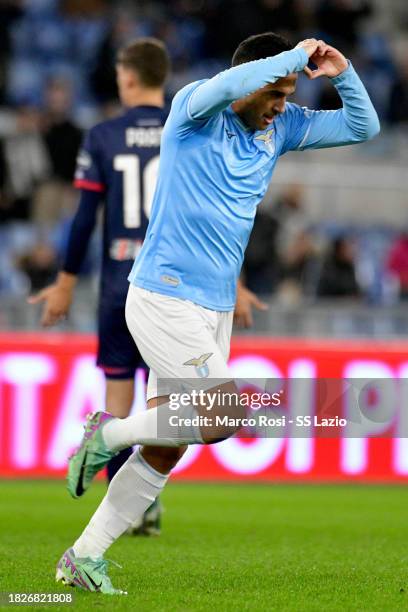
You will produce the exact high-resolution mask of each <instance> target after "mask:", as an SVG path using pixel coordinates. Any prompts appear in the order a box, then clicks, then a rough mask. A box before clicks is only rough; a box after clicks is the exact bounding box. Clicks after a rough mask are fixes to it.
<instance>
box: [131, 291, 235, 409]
mask: <svg viewBox="0 0 408 612" xmlns="http://www.w3.org/2000/svg"><path fill="white" fill-rule="evenodd" d="M232 319H233V312H232V311H230V312H216V311H215V310H209V309H208V308H204V307H203V306H198V305H197V304H194V303H193V302H190V301H188V300H180V299H178V298H174V297H170V296H167V295H162V294H160V293H155V292H152V291H147V290H146V289H141V288H139V287H135V286H134V285H132V284H131V285H129V292H128V296H127V300H126V323H127V326H128V328H129V331H130V333H131V334H132V336H133V339H134V341H135V343H136V345H137V348H138V349H139V351H140V353H141V355H142V357H143V359H144V361H145V362H146V364H147V365H148V366H149V368H150V375H149V382H148V385H147V399H148V400H149V399H151V398H153V397H157V396H161V395H168V394H169V393H170V392H172V391H173V390H174V388H173V385H172V384H171V385H169V384H168V382H167V381H169V380H170V379H172V380H178V381H186V380H187V381H189V380H191V379H195V380H196V381H200V388H203V387H204V388H211V387H213V386H215V385H216V384H218V383H219V382H220V381H225V382H226V381H230V380H233V377H232V375H231V372H230V371H229V368H228V365H227V361H228V357H229V352H230V343H231V331H232ZM183 384H184V382H183Z"/></svg>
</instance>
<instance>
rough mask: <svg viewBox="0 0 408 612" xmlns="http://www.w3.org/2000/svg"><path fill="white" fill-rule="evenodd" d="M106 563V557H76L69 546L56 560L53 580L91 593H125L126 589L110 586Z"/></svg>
mask: <svg viewBox="0 0 408 612" xmlns="http://www.w3.org/2000/svg"><path fill="white" fill-rule="evenodd" d="M108 563H109V561H107V560H106V559H97V560H93V559H91V558H90V557H84V558H80V557H76V556H75V553H74V550H73V549H72V548H69V549H68V550H66V551H65V552H64V554H63V555H62V557H61V559H60V560H59V561H58V565H57V573H56V575H55V581H56V582H62V583H63V584H65V585H67V586H73V587H78V588H79V589H83V590H84V591H92V592H93V593H103V594H105V595H127V593H126V591H121V590H120V589H115V588H114V587H113V586H112V582H111V580H110V578H109V576H108V573H107V571H108ZM112 563H113V562H112Z"/></svg>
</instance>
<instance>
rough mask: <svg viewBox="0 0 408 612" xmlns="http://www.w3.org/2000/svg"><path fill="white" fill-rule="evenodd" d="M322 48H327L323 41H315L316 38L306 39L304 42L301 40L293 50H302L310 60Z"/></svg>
mask: <svg viewBox="0 0 408 612" xmlns="http://www.w3.org/2000/svg"><path fill="white" fill-rule="evenodd" d="M324 46H327V45H326V43H325V42H324V40H317V38H306V40H301V41H300V42H299V43H298V44H297V45H296V47H295V49H304V50H305V51H306V53H307V54H308V56H309V59H310V58H311V57H312V56H313V55H315V53H317V52H318V51H319V50H320V49H321V48H322V47H324Z"/></svg>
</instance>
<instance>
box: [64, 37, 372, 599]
mask: <svg viewBox="0 0 408 612" xmlns="http://www.w3.org/2000/svg"><path fill="white" fill-rule="evenodd" d="M309 60H311V61H312V63H313V64H314V65H315V66H316V69H315V70H313V71H312V70H311V69H310V68H309V67H308V63H309ZM232 65H233V67H232V68H230V69H229V70H225V71H224V72H221V73H220V74H218V75H216V76H215V77H213V78H212V79H208V80H203V81H198V82H195V83H190V84H189V85H187V86H186V87H184V88H183V89H182V90H181V91H179V92H178V94H177V95H176V96H175V98H174V100H173V103H172V108H171V112H170V115H169V118H168V120H167V122H166V126H165V129H164V132H163V138H162V146H161V158H160V170H159V180H158V186H157V189H156V192H155V197H154V204H153V210H152V216H151V219H150V222H149V228H148V233H147V236H146V240H145V242H144V245H143V248H142V250H141V253H140V254H139V256H138V258H137V259H136V262H135V264H134V267H133V269H132V272H131V274H130V282H131V285H130V288H129V294H128V298H127V302H126V318H127V321H128V326H129V329H130V331H131V332H132V335H133V337H134V338H135V341H136V342H137V344H138V347H139V349H140V350H141V352H142V354H143V355H144V358H145V360H146V362H147V363H148V364H149V366H150V368H151V369H150V375H149V384H148V405H149V406H150V408H151V409H150V410H147V411H146V412H144V413H140V414H137V415H134V416H130V417H127V418H125V419H118V418H113V417H111V416H110V415H108V414H107V413H100V412H98V413H96V414H94V415H93V416H92V417H90V418H89V419H88V422H87V425H86V428H85V434H84V438H83V442H82V444H81V447H80V449H78V451H77V452H76V453H75V454H74V456H73V457H72V458H71V460H70V480H69V484H70V489H71V492H72V493H73V494H74V495H75V494H76V495H78V494H82V493H83V491H84V490H86V489H87V488H88V487H89V485H90V483H91V481H92V478H93V476H94V475H95V474H96V473H97V472H98V471H99V470H100V469H101V468H102V466H103V465H104V464H105V463H107V462H108V461H109V459H110V458H111V457H112V456H114V455H115V453H117V452H118V451H119V450H120V449H122V448H126V447H128V446H130V445H133V444H140V445H142V448H141V449H139V450H137V451H136V452H135V453H134V454H133V455H132V456H131V457H130V458H129V459H128V461H127V462H126V464H125V465H123V466H122V468H121V469H120V471H119V472H118V473H117V475H116V477H115V478H114V480H113V481H112V482H111V484H110V486H109V489H108V492H107V494H106V496H105V498H104V499H103V501H102V503H101V504H100V506H99V507H98V509H97V510H96V512H95V514H94V515H93V517H92V518H91V520H90V522H89V524H88V525H87V527H86V528H85V530H84V531H83V533H82V534H81V536H80V537H79V538H78V539H77V540H76V542H75V543H74V545H73V547H72V548H70V549H68V550H67V551H66V552H65V553H64V554H63V556H62V557H61V559H60V561H59V563H58V568H57V576H56V578H57V580H62V581H64V582H65V583H67V584H73V585H77V586H80V587H82V588H85V589H88V590H90V591H102V592H104V593H121V591H118V590H116V589H114V588H113V586H112V583H111V581H110V579H109V576H108V574H107V563H106V561H105V560H104V559H103V555H104V553H105V551H106V550H107V549H108V548H109V546H110V545H111V544H112V543H113V542H114V541H115V540H116V539H117V538H118V537H119V536H120V535H121V534H122V533H123V532H124V531H126V529H127V528H128V526H129V525H130V524H132V523H133V522H134V521H135V520H136V519H137V517H138V516H141V515H142V514H143V512H145V510H146V508H148V507H149V506H150V504H151V503H152V501H154V499H156V497H157V496H158V495H159V494H160V492H161V491H162V489H163V487H164V486H165V484H166V482H167V479H168V477H169V473H170V470H171V469H172V468H173V467H174V465H175V464H176V463H177V462H178V460H179V459H180V457H181V456H182V454H183V452H184V450H185V445H187V444H209V443H213V442H216V441H219V440H220V439H225V438H227V437H228V436H230V435H232V434H233V433H235V432H236V431H237V430H239V422H240V417H241V415H242V410H240V408H239V403H238V401H237V402H236V404H234V402H233V401H232V403H231V404H230V405H228V404H227V405H226V404H225V403H224V402H223V398H224V397H226V396H227V397H229V398H230V401H231V398H232V400H233V399H234V398H238V397H239V392H238V389H237V387H236V385H235V383H234V379H233V376H232V373H231V372H230V370H229V368H228V365H227V359H228V353H229V344H230V335H231V327H232V315H233V310H234V305H235V299H236V289H237V280H238V277H239V273H240V269H241V266H242V260H243V256H244V250H245V247H246V244H247V242H248V238H249V234H250V231H251V229H252V225H253V220H254V217H255V212H256V207H257V205H258V204H259V202H260V201H261V199H262V197H263V196H264V194H265V192H266V190H267V188H268V185H269V182H270V179H271V177H272V174H273V170H274V167H275V164H276V162H277V159H278V157H279V156H280V155H283V154H284V153H286V152H287V151H291V150H292V151H296V150H304V149H317V148H326V147H334V146H341V145H346V144H353V143H358V142H363V141H365V140H368V139H369V138H372V137H373V136H375V135H376V134H377V133H378V132H379V121H378V117H377V114H376V112H375V109H374V107H373V105H372V103H371V101H370V98H369V96H368V94H367V92H366V90H365V88H364V86H363V84H362V82H361V81H360V79H359V77H358V76H357V74H356V72H355V71H354V69H353V67H352V66H351V64H350V63H349V62H348V61H347V59H346V58H345V57H344V55H342V54H341V53H340V52H339V51H338V50H337V49H335V48H334V47H331V46H329V45H327V44H326V43H325V42H324V41H322V40H316V39H308V40H305V41H302V42H301V43H299V44H298V45H297V47H296V48H293V49H292V48H291V45H290V44H289V43H288V41H286V40H285V39H283V38H281V37H279V36H276V35H275V34H273V33H266V34H260V35H256V36H252V37H250V38H248V39H246V40H245V41H243V42H242V43H241V44H240V45H239V47H238V49H237V50H236V52H235V54H234V57H233V61H232ZM301 71H305V72H306V74H307V75H308V76H309V78H311V79H315V78H318V77H321V76H326V77H329V78H331V79H332V83H333V85H334V86H335V87H336V89H337V91H338V93H339V94H340V96H341V99H342V102H343V108H342V109H339V110H337V111H312V110H309V109H307V108H301V107H299V106H298V105H296V104H291V103H288V102H287V98H288V97H289V96H290V95H292V94H293V93H294V91H295V88H296V81H297V73H298V72H301ZM165 379H170V381H180V382H181V383H182V385H181V389H183V390H184V388H185V385H189V384H190V383H189V379H195V381H196V382H201V383H203V384H204V385H205V386H204V389H205V391H206V393H205V394H204V399H203V400H202V402H200V403H199V404H198V405H197V404H196V405H194V404H193V403H192V402H190V403H189V404H188V405H185V404H180V403H179V405H178V409H177V417H176V419H178V420H179V425H177V424H176V426H174V425H173V423H172V422H171V418H173V417H172V415H173V414H174V413H172V412H170V411H171V410H172V409H173V406H171V405H170V402H169V400H170V399H171V398H169V395H168V393H167V394H166V393H164V391H165V390H167V389H166V387H162V388H161V389H160V391H161V393H160V391H159V387H158V382H159V381H160V380H161V381H162V382H163V381H164V380H165ZM187 388H190V387H187ZM193 388H194V387H193ZM202 388H203V387H201V389H202ZM169 392H172V391H169ZM217 397H218V398H219V399H217ZM210 399H213V400H215V403H214V402H213V403H212V405H211V406H210V405H209V400H210ZM209 407H210V408H211V417H212V418H211V419H210V420H209V421H210V422H209V423H208V424H207V423H206V422H204V423H203V422H202V421H201V418H203V417H204V416H207V415H208V412H207V411H208V408H209ZM170 415H171V416H170ZM225 415H226V416H227V418H228V417H230V416H232V417H235V419H232V420H234V421H236V420H237V421H238V423H237V425H229V424H227V426H225V427H224V426H220V425H219V424H218V422H217V417H222V416H225ZM196 417H198V419H197V418H196ZM237 417H238V419H237ZM214 421H215V424H214ZM159 424H160V427H159Z"/></svg>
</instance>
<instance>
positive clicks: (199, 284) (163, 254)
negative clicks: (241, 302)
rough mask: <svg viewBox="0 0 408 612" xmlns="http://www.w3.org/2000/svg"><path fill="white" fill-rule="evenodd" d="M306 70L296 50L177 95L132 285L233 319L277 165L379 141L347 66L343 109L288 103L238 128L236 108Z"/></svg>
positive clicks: (339, 81)
mask: <svg viewBox="0 0 408 612" xmlns="http://www.w3.org/2000/svg"><path fill="white" fill-rule="evenodd" d="M307 63H308V56H307V54H306V52H305V51H304V49H301V48H299V49H293V50H291V51H285V52H284V53H280V54H279V55H276V56H274V57H269V58H267V59H261V60H257V61H254V62H248V63H245V64H241V65H239V66H236V67H234V68H231V69H229V70H226V71H224V72H221V73H219V74H217V75H216V76H215V77H214V78H212V79H209V80H204V81H197V82H195V83H191V84H189V85H187V86H186V87H184V88H183V89H181V90H180V91H179V92H178V93H177V94H176V96H175V97H174V100H173V103H172V107H171V111H170V115H169V117H168V119H167V122H166V125H165V128H164V131H163V135H162V141H161V154H160V168H159V178H158V183H157V188H156V192H155V195H154V199H153V205H152V210H151V216H150V222H149V226H148V229H147V234H146V239H145V242H144V244H143V247H142V249H141V251H140V253H139V255H138V257H137V259H136V261H135V263H134V265H133V268H132V271H131V273H130V276H129V280H130V282H131V283H133V284H134V285H136V286H137V287H143V288H145V289H148V290H150V291H154V292H158V293H161V294H165V295H169V296H173V297H177V298H181V299H185V300H190V301H192V302H195V303H196V304H199V305H201V306H204V307H206V308H209V309H211V310H217V311H228V310H233V309H234V305H235V298H236V285H237V279H238V276H239V273H240V270H241V265H242V261H243V257H244V251H245V248H246V245H247V242H248V238H249V235H250V232H251V229H252V226H253V221H254V217H255V213H256V207H257V205H258V204H259V202H260V201H261V200H262V198H263V196H264V195H265V192H266V190H267V188H268V185H269V182H270V180H271V177H272V173H273V170H274V168H275V164H276V162H277V160H278V157H279V156H280V155H283V154H284V153H286V152H287V151H295V150H297V151H301V150H304V149H318V148H323V147H336V146H341V145H348V144H352V143H357V142H362V141H364V140H367V139H369V138H371V137H373V136H374V135H376V134H377V133H378V132H379V121H378V117H377V114H376V112H375V110H374V107H373V105H372V103H371V101H370V98H369V96H368V94H367V92H366V90H365V88H364V86H363V84H362V82H361V81H360V79H359V77H358V76H357V74H356V72H355V71H354V69H353V67H352V66H351V65H349V67H348V68H347V69H346V70H345V71H344V72H343V73H342V74H341V75H339V76H338V77H336V78H334V79H332V82H333V85H334V86H335V87H336V89H337V91H338V92H339V94H340V96H341V98H342V101H343V108H342V109H340V110H336V111H312V110H309V109H307V108H301V107H300V106H297V105H296V104H291V103H288V104H287V105H286V110H285V112H284V113H282V114H281V115H280V116H278V117H277V118H276V119H275V120H274V121H273V123H272V124H271V125H270V126H268V128H266V129H265V130H263V131H253V130H251V129H248V128H247V127H246V126H245V125H244V124H243V123H242V122H241V120H240V118H239V117H238V115H237V114H236V113H235V112H234V111H233V110H232V108H231V103H232V102H234V101H235V100H238V99H239V98H243V97H244V96H246V95H248V94H250V93H252V92H254V91H256V90H257V89H260V88H261V87H264V86H265V85H267V84H268V83H274V82H275V81H277V80H278V79H279V78H281V77H285V76H286V75H288V74H290V73H293V72H299V71H301V70H303V68H304V67H305V66H306V65H307Z"/></svg>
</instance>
